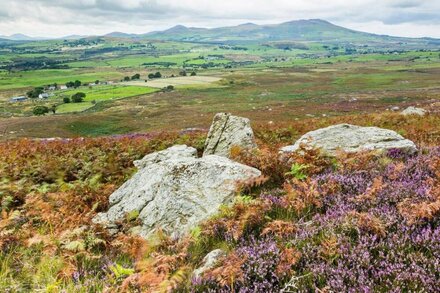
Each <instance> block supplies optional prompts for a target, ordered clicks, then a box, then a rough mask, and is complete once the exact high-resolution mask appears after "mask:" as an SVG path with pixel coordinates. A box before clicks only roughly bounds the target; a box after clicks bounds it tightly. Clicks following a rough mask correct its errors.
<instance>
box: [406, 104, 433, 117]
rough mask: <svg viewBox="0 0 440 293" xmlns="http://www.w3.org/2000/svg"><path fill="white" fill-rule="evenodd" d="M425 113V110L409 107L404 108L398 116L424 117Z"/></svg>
mask: <svg viewBox="0 0 440 293" xmlns="http://www.w3.org/2000/svg"><path fill="white" fill-rule="evenodd" d="M426 112H427V111H426V110H425V109H422V108H416V107H412V106H411V107H408V108H406V109H405V110H403V111H402V112H400V114H402V115H404V116H409V115H418V116H425V115H426Z"/></svg>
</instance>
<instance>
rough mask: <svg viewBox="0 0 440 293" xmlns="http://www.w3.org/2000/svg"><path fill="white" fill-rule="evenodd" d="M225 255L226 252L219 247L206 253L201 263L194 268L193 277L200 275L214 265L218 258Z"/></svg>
mask: <svg viewBox="0 0 440 293" xmlns="http://www.w3.org/2000/svg"><path fill="white" fill-rule="evenodd" d="M224 256H226V252H225V251H224V250H221V249H215V250H213V251H211V252H210V253H208V254H207V255H206V256H205V257H204V258H203V261H202V265H201V266H200V267H198V268H197V269H195V270H194V272H193V275H194V277H200V276H201V275H203V273H204V272H206V271H207V270H210V269H212V268H214V267H215V265H216V264H217V262H218V261H219V260H220V258H222V257H224Z"/></svg>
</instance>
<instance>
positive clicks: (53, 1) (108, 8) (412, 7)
mask: <svg viewBox="0 0 440 293" xmlns="http://www.w3.org/2000/svg"><path fill="white" fill-rule="evenodd" d="M310 18H321V19H325V20H328V21H330V22H333V23H335V24H338V25H342V26H345V27H348V28H352V29H357V30H361V31H366V32H372V33H378V34H389V35H396V36H408V37H423V36H428V37H437V38H440V0H374V1H373V0H267V1H266V0H0V34H2V35H11V34H15V33H23V34H27V35H31V36H43V37H55V36H65V35H71V34H81V35H100V34H106V33H109V32H112V31H122V32H127V33H146V32H149V31H153V30H161V29H166V28H169V27H172V26H174V25H176V24H183V25H187V26H198V27H218V26H226V25H236V24H240V23H244V22H254V23H258V24H267V23H279V22H283V21H289V20H296V19H310Z"/></svg>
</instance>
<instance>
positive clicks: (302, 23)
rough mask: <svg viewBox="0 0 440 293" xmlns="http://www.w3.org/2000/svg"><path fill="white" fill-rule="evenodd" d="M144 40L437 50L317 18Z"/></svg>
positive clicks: (183, 31)
mask: <svg viewBox="0 0 440 293" xmlns="http://www.w3.org/2000/svg"><path fill="white" fill-rule="evenodd" d="M143 37H146V38H149V39H157V40H167V41H185V42H202V43H237V44H239V43H261V42H277V41H295V42H319V43H329V44H343V43H351V44H353V45H370V46H376V47H381V46H388V47H389V46H390V45H396V46H402V45H404V46H410V47H415V48H427V47H437V48H438V46H439V45H440V40H436V39H428V38H421V39H415V38H400V37H391V36H385V35H375V34H370V33H365V32H359V31H355V30H351V29H347V28H344V27H341V26H337V25H334V24H332V23H330V22H328V21H325V20H320V19H310V20H296V21H290V22H285V23H281V24H273V25H257V24H253V23H246V24H242V25H238V26H232V27H220V28H212V29H207V28H193V27H185V26H182V25H178V26H175V27H173V28H171V29H168V30H165V31H158V32H151V33H148V34H145V35H143Z"/></svg>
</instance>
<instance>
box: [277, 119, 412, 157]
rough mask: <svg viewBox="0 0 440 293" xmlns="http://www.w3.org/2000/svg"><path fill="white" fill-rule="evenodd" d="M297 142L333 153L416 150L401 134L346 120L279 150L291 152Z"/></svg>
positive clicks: (297, 147)
mask: <svg viewBox="0 0 440 293" xmlns="http://www.w3.org/2000/svg"><path fill="white" fill-rule="evenodd" d="M301 145H304V147H305V148H318V149H321V150H322V151H323V152H324V153H326V154H328V155H335V154H336V152H337V151H338V150H341V151H344V152H347V153H355V152H360V151H365V150H379V151H384V150H389V149H401V150H404V151H407V152H409V153H414V152H416V151H417V147H416V145H415V144H414V143H413V142H412V141H410V140H408V139H405V138H403V137H402V136H401V135H399V134H398V133H397V132H395V131H392V130H388V129H383V128H378V127H361V126H356V125H350V124H338V125H334V126H330V127H326V128H322V129H318V130H315V131H311V132H308V133H306V134H305V135H303V136H302V137H301V138H300V139H299V140H297V141H296V142H295V144H294V145H290V146H286V147H283V148H281V149H280V151H281V153H291V152H295V151H297V150H298V149H299V148H300V146H301Z"/></svg>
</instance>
